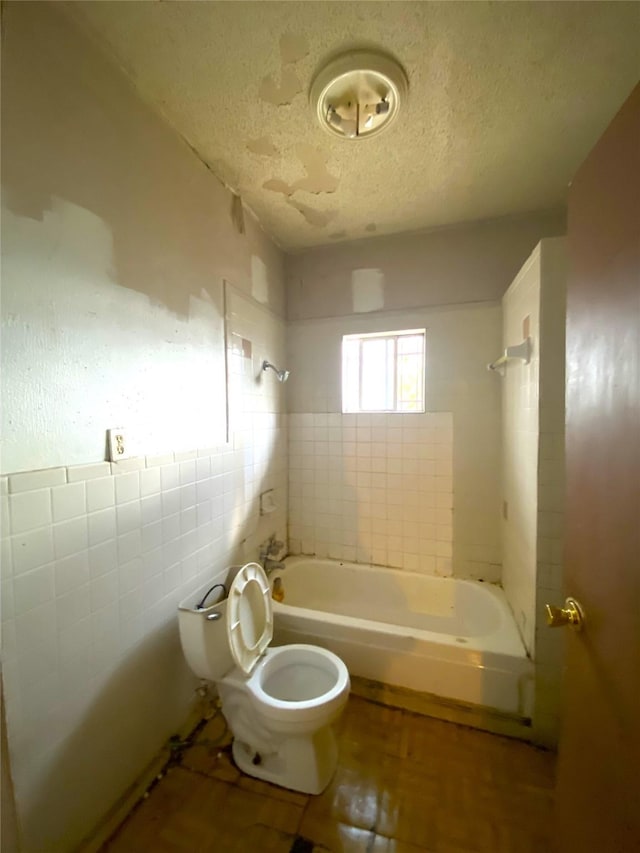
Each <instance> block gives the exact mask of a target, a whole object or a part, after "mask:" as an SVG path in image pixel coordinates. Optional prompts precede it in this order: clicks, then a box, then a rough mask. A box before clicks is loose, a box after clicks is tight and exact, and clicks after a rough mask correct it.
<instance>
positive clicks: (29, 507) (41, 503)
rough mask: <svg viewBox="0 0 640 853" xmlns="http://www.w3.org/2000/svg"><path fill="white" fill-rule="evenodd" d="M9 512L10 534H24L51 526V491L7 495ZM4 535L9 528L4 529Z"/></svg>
mask: <svg viewBox="0 0 640 853" xmlns="http://www.w3.org/2000/svg"><path fill="white" fill-rule="evenodd" d="M8 505H9V512H10V516H11V522H10V523H11V532H12V533H14V534H15V533H24V532H25V531H27V530H33V529H34V528H36V527H42V526H43V525H46V524H51V491H50V490H49V489H39V490H37V491H23V492H18V493H17V494H12V495H9V499H8ZM3 528H4V535H8V533H9V528H8V526H7V527H4V525H3Z"/></svg>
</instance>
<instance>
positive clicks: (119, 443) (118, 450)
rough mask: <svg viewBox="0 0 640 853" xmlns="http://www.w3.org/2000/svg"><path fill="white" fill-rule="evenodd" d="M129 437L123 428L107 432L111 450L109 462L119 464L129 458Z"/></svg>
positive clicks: (108, 444)
mask: <svg viewBox="0 0 640 853" xmlns="http://www.w3.org/2000/svg"><path fill="white" fill-rule="evenodd" d="M126 439H127V436H126V433H125V431H124V430H123V429H122V428H121V427H116V428H114V429H108V430H107V446H108V448H109V460H110V461H111V462H119V461H120V460H121V459H127V458H128V456H129V452H128V448H127V440H126Z"/></svg>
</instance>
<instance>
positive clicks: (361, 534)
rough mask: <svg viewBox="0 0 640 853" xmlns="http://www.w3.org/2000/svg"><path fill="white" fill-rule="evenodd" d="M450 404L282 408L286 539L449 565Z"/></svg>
mask: <svg viewBox="0 0 640 853" xmlns="http://www.w3.org/2000/svg"><path fill="white" fill-rule="evenodd" d="M452 439H453V428H452V417H451V415H450V414H449V413H436V414H432V413H427V414H423V415H416V414H412V415H376V414H371V415H349V414H345V415H343V414H338V413H330V414H292V415H290V416H289V467H290V472H289V483H290V486H289V489H290V495H291V509H290V516H289V518H290V521H289V537H290V538H289V549H290V551H291V552H292V553H303V554H316V555H317V556H319V557H332V558H334V559H339V560H350V561H357V562H360V563H375V564H378V565H382V566H393V567H397V568H403V569H410V570H412V571H421V572H426V573H429V574H439V575H450V574H451V555H452V545H451V543H452V534H453V527H452V506H453V494H452V493H453V470H452V447H453V441H452Z"/></svg>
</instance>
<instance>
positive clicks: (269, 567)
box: [260, 533, 284, 575]
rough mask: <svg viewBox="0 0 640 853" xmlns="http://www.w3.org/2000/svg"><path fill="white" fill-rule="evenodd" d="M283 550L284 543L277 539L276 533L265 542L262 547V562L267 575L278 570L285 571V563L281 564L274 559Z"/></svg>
mask: <svg viewBox="0 0 640 853" xmlns="http://www.w3.org/2000/svg"><path fill="white" fill-rule="evenodd" d="M283 548H284V542H280V540H278V539H276V534H275V533H272V534H271V536H270V537H269V538H268V539H267V541H266V542H263V543H262V545H261V546H260V562H261V563H262V565H263V567H264V570H265V573H266V574H267V575H268V574H270V573H271V572H273V571H275V570H276V569H284V563H280V562H278V560H275V559H274V557H276V556H277V555H278V554H279V553H280V551H281V550H282V549H283Z"/></svg>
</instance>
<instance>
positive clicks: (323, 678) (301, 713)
mask: <svg viewBox="0 0 640 853" xmlns="http://www.w3.org/2000/svg"><path fill="white" fill-rule="evenodd" d="M201 597H202V590H198V591H196V593H194V594H193V595H192V596H189V597H188V598H187V599H185V601H183V602H182V603H181V604H180V606H179V608H178V624H179V628H180V640H181V643H182V648H183V651H184V654H185V657H186V659H187V663H188V664H189V666H190V667H191V669H192V670H193V672H194V673H195V674H196V675H197V676H199V677H200V678H204V679H206V680H208V681H213V682H215V683H216V685H217V688H218V694H219V696H220V700H221V704H222V713H223V714H224V717H225V719H226V721H227V724H228V726H229V728H230V729H231V732H232V734H233V746H232V752H233V757H234V760H235V762H236V764H237V765H238V767H239V768H240V770H242V771H243V772H245V773H247V774H248V775H250V776H255V777H256V778H258V779H264V780H265V781H268V782H272V783H273V784H276V785H280V786H282V787H284V788H290V789H292V790H294V791H301V792H303V793H306V794H319V793H320V792H321V791H323V790H324V789H325V788H326V786H327V785H328V784H329V782H330V781H331V777H332V776H333V774H334V772H335V768H336V764H337V757H338V751H337V746H336V741H335V735H334V733H333V729H332V724H333V723H334V722H335V721H336V720H337V719H338V717H339V716H340V714H341V712H342V710H343V709H344V706H345V705H346V702H347V698H348V695H349V687H350V684H349V673H348V671H347V668H346V666H345V664H344V663H343V661H342V660H340V658H339V657H338V656H337V655H335V654H333V652H330V651H328V650H326V649H322V648H320V647H318V646H311V645H306V644H293V645H288V646H278V647H275V648H270V647H269V643H270V642H271V639H272V637H273V610H272V605H271V590H270V587H269V582H268V580H267V577H266V575H265V573H264V571H263V569H262V567H261V566H260V565H259V564H258V563H248V564H247V565H246V566H243V567H242V568H241V569H240V570H239V571H238V573H237V574H236V576H235V578H234V580H233V582H232V584H231V587H230V589H229V596H228V598H226V599H224V600H223V601H221V602H219V603H217V604H214V605H212V606H211V607H206V608H202V609H197V608H196V606H195V604H194V602H196V601H200V599H201Z"/></svg>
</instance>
